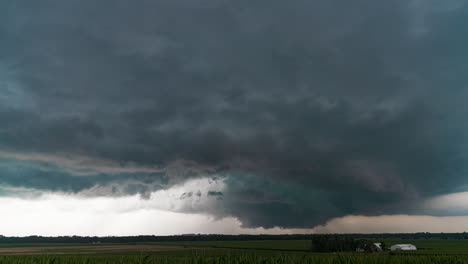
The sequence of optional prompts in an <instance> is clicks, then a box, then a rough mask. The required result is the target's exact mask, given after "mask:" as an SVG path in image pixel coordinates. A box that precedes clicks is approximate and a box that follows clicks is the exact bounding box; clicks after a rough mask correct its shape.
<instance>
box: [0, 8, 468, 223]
mask: <svg viewBox="0 0 468 264" xmlns="http://www.w3.org/2000/svg"><path fill="white" fill-rule="evenodd" d="M465 4H466V1H463V0H447V1H443V3H442V2H440V1H419V0H413V1H407V0H401V1H400V0H397V1H375V0H358V1H353V2H352V3H351V2H349V1H344V0H331V1H330V0H327V1H305V0H297V1H292V2H291V1H290V2H285V1H279V0H273V1H259V0H254V1H252V0H249V1H247V0H241V1H224V0H222V1H211V0H199V1H186V0H171V1H146V0H141V1H124V0H113V1H107V0H103V1H99V2H95V1H74V0H72V1H65V2H64V1H57V0H45V1H41V2H37V3H31V1H22V0H15V1H9V0H8V1H2V3H1V4H0V43H1V44H0V148H1V152H0V186H3V187H2V188H3V189H5V190H12V188H13V189H14V188H26V189H27V190H34V191H39V192H42V191H46V192H47V191H56V192H73V193H82V194H86V195H89V196H122V195H133V194H136V193H140V194H142V195H143V196H144V197H145V198H148V197H149V196H150V195H151V193H152V192H154V191H157V190H165V189H168V188H171V187H173V186H177V185H180V184H183V183H185V182H187V181H190V180H193V179H200V178H205V179H211V180H210V181H211V182H212V183H213V184H214V186H217V185H216V184H217V182H222V186H223V188H222V190H221V189H216V190H215V189H214V190H209V188H207V190H206V192H204V193H201V192H200V193H201V194H200V196H203V197H205V198H210V201H212V200H213V201H212V202H209V203H208V204H207V205H204V206H198V205H197V206H193V207H190V208H189V207H181V208H179V209H178V210H179V211H180V212H192V213H206V214H209V215H212V216H215V217H219V218H222V217H235V218H238V219H239V220H240V222H241V223H242V224H243V225H244V226H245V227H266V228H269V227H275V226H279V227H288V228H304V227H313V226H315V225H317V224H323V223H325V222H326V221H327V220H329V219H331V218H334V217H341V216H344V215H348V214H359V215H381V214H440V212H436V211H434V210H433V209H430V208H429V209H428V208H427V207H424V206H421V205H420V204H421V203H423V201H425V199H427V198H431V197H433V196H436V195H442V194H449V193H452V192H461V191H466V186H467V180H466V177H465V174H466V166H465V164H466V161H467V158H466V150H467V147H468V145H467V144H466V140H465V138H466V136H465V134H466V132H467V128H466V121H465V119H466V114H467V113H466V112H467V108H466V107H465V98H467V90H466V87H465V86H466V83H467V82H466V81H467V80H466V77H465V76H466V74H464V73H465V71H466V63H465V60H466V59H465V58H466V55H467V54H466V52H467V51H466V48H465V47H466V46H467V44H468V38H467V37H466V36H467V34H466V32H464V31H465V28H467V27H466V21H465V20H466V19H465V17H466V12H467V11H468V9H467V8H466V5H465ZM0 192H1V190H0ZM3 193H4V195H15V194H14V192H11V191H3ZM197 194H198V190H196V188H195V189H194V190H192V191H191V193H190V192H187V193H186V194H185V196H184V197H183V198H185V199H186V200H188V201H191V200H193V199H198V198H199V197H200V196H199V195H197Z"/></svg>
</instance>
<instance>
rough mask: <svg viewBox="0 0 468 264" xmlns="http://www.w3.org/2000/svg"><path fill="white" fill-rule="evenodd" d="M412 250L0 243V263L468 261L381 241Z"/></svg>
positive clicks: (297, 243)
mask: <svg viewBox="0 0 468 264" xmlns="http://www.w3.org/2000/svg"><path fill="white" fill-rule="evenodd" d="M383 241H384V242H385V243H386V245H392V244H396V243H412V244H415V245H416V246H417V247H418V248H419V250H418V251H415V252H382V253H355V252H348V253H312V252H309V249H310V245H311V242H310V241H308V240H262V241H197V242H157V243H136V244H0V264H4V263H5V264H6V263H12V264H52V263H53V264H61V263H62V264H72V263H76V264H78V263H87V264H93V263H96V264H98V263H107V264H113V263H116V264H117V263H129V264H132V263H148V264H149V263H154V264H159V263H161V264H163V263H164V264H172V263H174V264H175V263H182V264H184V263H187V264H188V263H190V264H203V263H213V264H217V263H219V264H221V263H225V264H230V263H233V264H234V263H239V264H240V263H243V264H249V263H264V264H267V263H286V264H288V263H291V264H293V263H312V264H313V263H318V264H320V263H328V264H335V263H336V264H345V263H346V264H353V263H356V264H360V263H362V264H367V263H369V264H371V263H373V264H377V263H384V264H393V263H395V264H400V263H405V264H412V263H414V264H416V263H421V264H423V263H428V264H430V263H446V264H449V263H467V264H468V239H467V240H463V239H460V240H457V239H416V240H409V239H408V240H404V239H403V240H400V239H384V240H383Z"/></svg>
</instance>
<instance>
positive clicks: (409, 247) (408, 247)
mask: <svg viewBox="0 0 468 264" xmlns="http://www.w3.org/2000/svg"><path fill="white" fill-rule="evenodd" d="M390 250H391V251H396V250H417V248H416V246H415V245H412V244H397V245H393V246H391V247H390Z"/></svg>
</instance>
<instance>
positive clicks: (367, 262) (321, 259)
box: [0, 255, 468, 264]
mask: <svg viewBox="0 0 468 264" xmlns="http://www.w3.org/2000/svg"><path fill="white" fill-rule="evenodd" d="M101 263H102V264H124V263H125V264H250V263H260V264H280V263H285V264H296V263H298V264H299V263H307V264H315V263H316V264H322V263H323V264H431V263H436V264H462V263H467V264H468V256H392V255H380V256H379V255H376V256H369V255H367V256H365V255H363V256H352V255H351V256H349V255H348V256H346V255H344V256H342V255H326V256H291V255H284V256H270V257H265V256H257V255H239V256H219V257H208V256H192V257H161V256H0V264H101Z"/></svg>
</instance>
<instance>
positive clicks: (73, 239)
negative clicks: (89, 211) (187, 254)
mask: <svg viewBox="0 0 468 264" xmlns="http://www.w3.org/2000/svg"><path fill="white" fill-rule="evenodd" d="M320 236H321V235H310V234H304V235H300V234H298V235H216V234H213V235H201V234H188V235H176V236H108V237H97V236H92V237H90V236H59V237H43V236H28V237H6V236H1V235H0V243H98V242H100V243H143V242H175V241H248V240H311V239H312V240H314V239H317V240H318V238H316V237H320ZM333 237H334V238H340V239H341V238H342V239H343V240H345V241H350V240H349V239H370V240H373V241H375V240H379V239H385V238H398V239H435V238H437V239H468V233H466V232H464V233H413V234H337V235H333ZM330 243H331V242H330ZM338 247H340V246H338ZM341 247H344V246H341Z"/></svg>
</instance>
